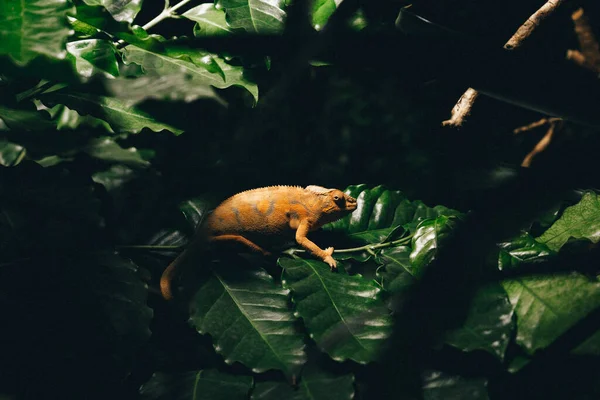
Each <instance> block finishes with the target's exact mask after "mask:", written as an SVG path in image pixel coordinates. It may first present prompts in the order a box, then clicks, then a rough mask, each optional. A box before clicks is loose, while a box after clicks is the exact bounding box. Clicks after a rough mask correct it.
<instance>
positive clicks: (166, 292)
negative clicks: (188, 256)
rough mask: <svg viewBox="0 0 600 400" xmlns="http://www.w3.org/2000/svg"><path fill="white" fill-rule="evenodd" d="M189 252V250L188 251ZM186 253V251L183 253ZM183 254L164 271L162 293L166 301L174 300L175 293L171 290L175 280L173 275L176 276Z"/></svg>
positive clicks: (161, 279)
mask: <svg viewBox="0 0 600 400" xmlns="http://www.w3.org/2000/svg"><path fill="white" fill-rule="evenodd" d="M186 251H187V250H186ZM183 253H185V251H184V252H183ZM183 253H182V254H181V255H179V256H178V257H177V258H176V259H175V260H173V262H171V264H169V266H168V267H167V268H166V269H165V270H164V272H163V273H162V276H161V277H160V293H161V294H162V297H164V299H165V300H173V291H172V290H171V281H172V280H173V275H174V274H175V270H176V267H177V265H178V264H179V262H178V260H179V259H180V258H181V256H183Z"/></svg>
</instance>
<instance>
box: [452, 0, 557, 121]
mask: <svg viewBox="0 0 600 400" xmlns="http://www.w3.org/2000/svg"><path fill="white" fill-rule="evenodd" d="M563 1H564V0H549V1H547V2H546V3H545V4H544V5H543V6H542V7H540V8H539V9H538V10H537V11H536V12H535V13H533V15H531V16H530V17H529V18H528V19H527V21H525V23H524V24H523V25H521V26H520V27H519V29H517V31H516V32H515V34H514V35H512V37H511V38H510V39H509V40H508V42H506V43H505V44H504V48H505V49H507V50H512V49H516V48H517V47H519V46H520V45H521V44H522V42H523V41H524V40H525V39H527V38H528V37H529V36H530V35H531V33H532V32H533V31H534V29H535V28H536V27H537V26H538V25H539V24H540V22H541V21H542V20H544V19H545V18H546V17H547V16H548V15H550V14H551V13H552V11H554V10H555V9H556V8H557V7H558V6H559V5H560V4H561V3H562V2H563ZM477 95H478V93H477V91H476V90H475V89H473V88H468V89H467V90H466V91H465V93H464V94H463V95H462V96H461V97H460V99H458V102H457V103H456V105H455V106H454V107H453V108H452V113H451V117H450V119H447V120H445V121H442V126H454V127H460V126H462V125H463V124H464V123H465V119H466V117H467V116H468V115H469V114H470V113H471V109H472V108H473V104H474V103H475V99H477Z"/></svg>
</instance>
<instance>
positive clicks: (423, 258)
mask: <svg viewBox="0 0 600 400" xmlns="http://www.w3.org/2000/svg"><path fill="white" fill-rule="evenodd" d="M455 224H456V221H455V218H454V217H448V216H445V215H442V216H439V217H437V218H435V219H427V220H424V221H423V222H421V223H420V224H419V225H418V227H417V231H416V232H415V234H414V235H413V238H412V252H411V253H410V262H411V265H412V266H413V268H417V269H419V268H422V267H424V266H427V265H429V263H431V261H433V259H434V258H435V255H436V252H437V249H438V248H439V246H440V242H441V241H443V240H444V238H445V237H447V236H448V235H449V234H450V232H451V230H452V229H453V228H454V226H455Z"/></svg>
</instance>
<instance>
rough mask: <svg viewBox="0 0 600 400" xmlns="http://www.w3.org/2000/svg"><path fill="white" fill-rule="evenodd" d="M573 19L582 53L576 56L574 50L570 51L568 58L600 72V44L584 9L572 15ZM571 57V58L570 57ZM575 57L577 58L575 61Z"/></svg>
mask: <svg viewBox="0 0 600 400" xmlns="http://www.w3.org/2000/svg"><path fill="white" fill-rule="evenodd" d="M571 19H572V20H573V24H574V25H575V33H576V34H577V40H578V41H579V48H580V49H581V52H577V53H579V54H574V53H573V50H569V51H568V52H567V58H568V59H571V60H573V61H575V62H576V63H577V64H579V65H582V66H584V67H586V68H588V69H591V70H592V71H595V72H600V44H598V41H597V40H596V37H595V36H594V32H593V31H592V27H591V26H590V22H589V20H588V19H587V17H586V15H585V14H584V13H583V8H579V9H578V10H577V11H575V12H574V13H573V14H572V15H571ZM569 55H570V56H571V57H569ZM580 55H581V57H580ZM573 57H577V58H575V59H574V58H573ZM581 58H583V63H581V61H582V60H581Z"/></svg>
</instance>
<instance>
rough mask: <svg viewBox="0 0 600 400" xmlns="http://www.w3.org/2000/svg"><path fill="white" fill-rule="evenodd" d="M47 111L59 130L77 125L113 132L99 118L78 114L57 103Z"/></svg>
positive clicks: (75, 127) (77, 126) (74, 127)
mask: <svg viewBox="0 0 600 400" xmlns="http://www.w3.org/2000/svg"><path fill="white" fill-rule="evenodd" d="M48 111H49V112H50V115H52V120H53V121H55V122H56V129H58V130H59V131H60V130H66V129H68V130H74V129H77V128H79V127H84V126H85V127H89V128H100V129H102V130H105V131H106V132H108V133H114V132H113V130H112V128H111V127H110V125H108V123H106V121H103V120H101V119H98V118H95V117H92V116H90V115H79V113H78V112H77V111H75V110H71V109H70V108H69V107H67V106H65V105H63V104H58V105H56V106H54V107H52V108H49V109H48Z"/></svg>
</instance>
